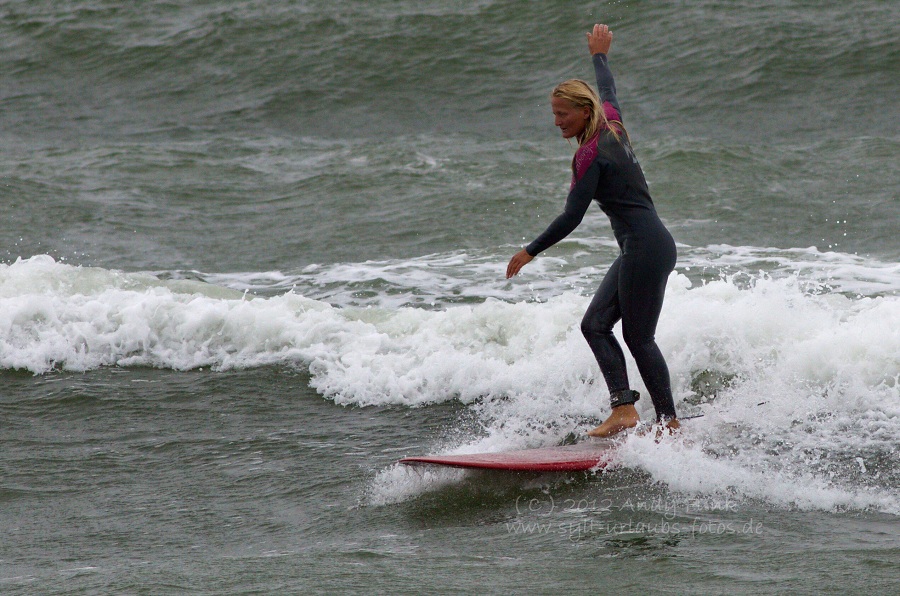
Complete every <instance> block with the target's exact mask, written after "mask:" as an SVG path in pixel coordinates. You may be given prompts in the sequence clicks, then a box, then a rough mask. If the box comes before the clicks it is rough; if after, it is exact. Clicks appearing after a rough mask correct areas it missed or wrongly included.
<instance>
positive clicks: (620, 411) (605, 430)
mask: <svg viewBox="0 0 900 596" xmlns="http://www.w3.org/2000/svg"><path fill="white" fill-rule="evenodd" d="M640 421H641V417H640V415H639V414H638V411H637V409H636V408H635V407H634V404H625V405H622V406H616V407H615V408H613V409H612V414H610V415H609V418H607V419H606V420H605V421H604V422H603V424H601V425H600V426H598V427H597V428H595V429H594V430H591V431H588V436H589V437H611V436H613V435H615V434H617V433H620V432H622V431H623V430H625V429H628V428H634V427H635V426H637V425H638V423H639V422H640Z"/></svg>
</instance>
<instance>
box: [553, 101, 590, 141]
mask: <svg viewBox="0 0 900 596" xmlns="http://www.w3.org/2000/svg"><path fill="white" fill-rule="evenodd" d="M550 107H552V108H553V118H554V120H553V124H554V125H555V126H558V127H559V131H560V132H561V133H562V136H563V138H564V139H571V138H572V137H576V138H577V137H578V135H580V134H581V133H582V132H583V131H584V127H585V126H587V123H588V120H589V119H590V115H591V109H590V108H577V107H575V106H574V105H573V104H572V102H571V101H569V100H568V99H563V98H562V97H551V98H550Z"/></svg>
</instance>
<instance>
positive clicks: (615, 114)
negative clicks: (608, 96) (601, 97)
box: [603, 101, 622, 122]
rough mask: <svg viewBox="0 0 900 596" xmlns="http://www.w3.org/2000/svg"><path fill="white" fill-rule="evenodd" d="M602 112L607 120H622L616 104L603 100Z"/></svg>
mask: <svg viewBox="0 0 900 596" xmlns="http://www.w3.org/2000/svg"><path fill="white" fill-rule="evenodd" d="M603 114H604V115H605V116H606V119H607V120H618V121H619V122H621V121H622V115H621V114H619V110H617V109H616V106H614V105H612V104H611V103H609V102H608V101H604V102H603Z"/></svg>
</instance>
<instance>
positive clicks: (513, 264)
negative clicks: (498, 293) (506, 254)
mask: <svg viewBox="0 0 900 596" xmlns="http://www.w3.org/2000/svg"><path fill="white" fill-rule="evenodd" d="M533 258H534V257H533V256H531V255H530V254H528V253H527V252H526V251H525V249H524V248H523V249H522V250H520V251H519V252H517V253H516V254H514V255H513V258H511V259H510V260H509V265H507V266H506V279H509V278H510V277H512V276H513V275H515V274H517V273H518V272H519V271H520V270H521V269H522V267H524V266H525V265H527V264H528V263H530V262H531V259H533Z"/></svg>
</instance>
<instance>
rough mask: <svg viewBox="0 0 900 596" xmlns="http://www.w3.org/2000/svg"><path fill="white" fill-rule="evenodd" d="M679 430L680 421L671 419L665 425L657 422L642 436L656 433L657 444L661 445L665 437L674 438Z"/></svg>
mask: <svg viewBox="0 0 900 596" xmlns="http://www.w3.org/2000/svg"><path fill="white" fill-rule="evenodd" d="M679 428H681V423H680V422H678V419H677V418H670V419H669V420H666V421H665V422H664V423H660V422H657V423H656V424H654V425H653V426H651V427H650V428H648V429H647V430H646V431H645V432H644V433H642V434H649V433H651V432H652V433H654V434H655V435H656V442H657V443H659V442H660V441H661V440H662V439H663V438H664V437H674V436H675V435H676V434H677V433H678V429H679Z"/></svg>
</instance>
